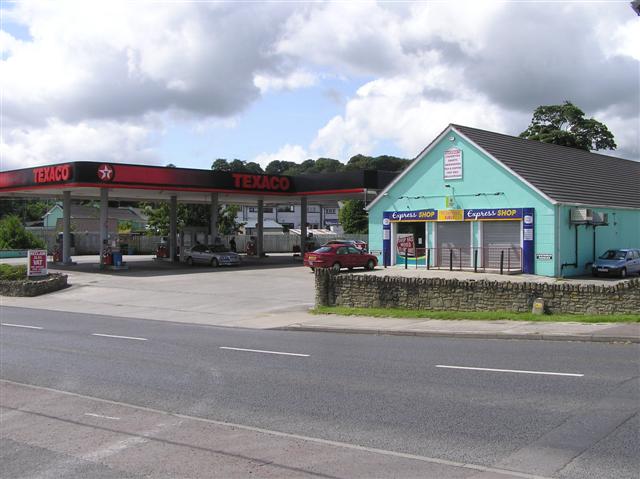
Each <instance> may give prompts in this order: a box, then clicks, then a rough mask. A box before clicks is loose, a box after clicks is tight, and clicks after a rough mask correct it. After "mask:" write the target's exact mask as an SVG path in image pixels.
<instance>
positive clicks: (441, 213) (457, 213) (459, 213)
mask: <svg viewBox="0 0 640 479" xmlns="http://www.w3.org/2000/svg"><path fill="white" fill-rule="evenodd" d="M463 220H464V210H438V221H463Z"/></svg>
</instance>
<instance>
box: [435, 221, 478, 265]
mask: <svg viewBox="0 0 640 479" xmlns="http://www.w3.org/2000/svg"><path fill="white" fill-rule="evenodd" d="M436 225H437V229H436V239H437V242H438V255H437V257H438V266H441V267H448V266H449V263H450V262H451V263H452V266H453V269H459V268H461V267H462V268H467V267H469V265H470V261H471V251H470V246H471V228H470V226H469V223H464V222H462V221H453V222H440V223H436Z"/></svg>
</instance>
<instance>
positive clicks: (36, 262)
mask: <svg viewBox="0 0 640 479" xmlns="http://www.w3.org/2000/svg"><path fill="white" fill-rule="evenodd" d="M47 274H48V272H47V250H44V249H30V250H29V251H28V252H27V276H29V277H32V276H46V275H47Z"/></svg>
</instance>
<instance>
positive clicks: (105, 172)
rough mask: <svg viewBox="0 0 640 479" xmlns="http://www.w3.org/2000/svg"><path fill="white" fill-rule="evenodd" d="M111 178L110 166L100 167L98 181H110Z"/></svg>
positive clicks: (112, 174)
mask: <svg viewBox="0 0 640 479" xmlns="http://www.w3.org/2000/svg"><path fill="white" fill-rule="evenodd" d="M113 176H114V171H113V167H112V166H111V165H107V164H103V165H100V167H99V168H98V179H100V181H112V180H113Z"/></svg>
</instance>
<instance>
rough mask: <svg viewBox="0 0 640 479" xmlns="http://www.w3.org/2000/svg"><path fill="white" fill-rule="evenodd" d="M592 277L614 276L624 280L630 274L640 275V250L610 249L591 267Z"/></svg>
mask: <svg viewBox="0 0 640 479" xmlns="http://www.w3.org/2000/svg"><path fill="white" fill-rule="evenodd" d="M591 272H592V274H593V275H594V276H600V275H601V274H602V275H615V276H620V277H621V278H626V277H627V276H628V275H631V274H640V250H638V249H610V250H607V251H606V252H605V253H604V254H603V255H602V256H600V258H598V259H597V260H596V261H595V262H594V263H593V265H592V266H591Z"/></svg>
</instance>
